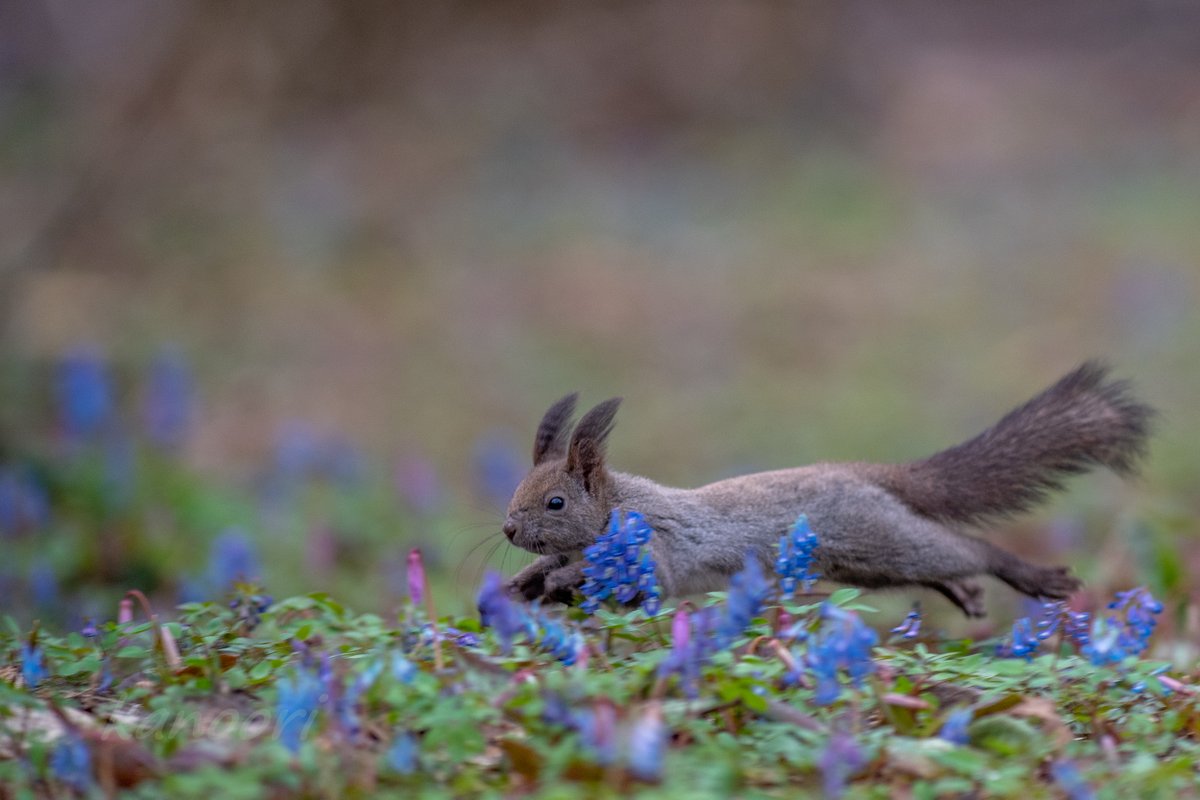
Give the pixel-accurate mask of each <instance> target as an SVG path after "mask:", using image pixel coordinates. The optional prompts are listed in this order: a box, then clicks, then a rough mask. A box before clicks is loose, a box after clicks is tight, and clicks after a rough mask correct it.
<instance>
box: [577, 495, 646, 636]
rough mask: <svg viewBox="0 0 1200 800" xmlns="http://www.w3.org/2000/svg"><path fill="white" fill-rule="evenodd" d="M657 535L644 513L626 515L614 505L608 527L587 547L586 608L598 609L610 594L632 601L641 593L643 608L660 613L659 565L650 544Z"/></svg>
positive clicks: (621, 600)
mask: <svg viewBox="0 0 1200 800" xmlns="http://www.w3.org/2000/svg"><path fill="white" fill-rule="evenodd" d="M653 535H654V531H653V529H652V528H651V527H650V526H649V525H648V524H647V523H646V518H645V517H643V516H642V515H641V514H639V513H637V512H636V511H630V512H628V513H627V514H625V516H624V517H622V516H621V512H620V509H616V508H614V509H613V511H612V515H611V516H610V517H609V525H608V531H607V532H605V533H603V534H601V535H600V536H599V537H598V538H597V539H596V542H595V544H592V545H590V546H588V547H586V548H584V551H583V555H584V557H585V558H586V559H587V562H588V563H587V566H586V567H584V568H583V575H584V578H585V580H584V582H583V586H582V587H581V591H582V592H583V594H584V597H585V598H586V599H585V600H584V601H583V605H582V608H583V610H584V611H586V612H588V613H589V614H591V613H594V612H595V611H596V610H597V609H598V608H599V607H600V603H601V602H603V601H604V600H607V599H608V598H610V597H612V598H615V599H616V600H617V602H619V603H630V602H632V601H633V600H635V599H636V598H637V597H638V596H639V595H640V596H641V597H642V609H643V610H644V611H645V612H646V613H647V614H648V615H650V616H653V615H654V614H657V613H658V609H659V606H660V603H661V601H660V594H659V588H658V581H657V578H656V574H655V573H656V570H657V565H656V564H655V562H654V558H653V556H651V554H650V548H649V544H650V539H651V537H652V536H653Z"/></svg>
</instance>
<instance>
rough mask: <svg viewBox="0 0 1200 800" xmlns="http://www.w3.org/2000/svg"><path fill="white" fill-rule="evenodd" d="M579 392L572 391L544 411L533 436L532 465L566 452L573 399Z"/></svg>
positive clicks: (561, 455) (573, 407) (573, 404)
mask: <svg viewBox="0 0 1200 800" xmlns="http://www.w3.org/2000/svg"><path fill="white" fill-rule="evenodd" d="M578 399H579V392H572V393H571V394H569V395H567V396H566V397H564V398H563V399H561V400H559V401H558V402H557V403H555V404H554V405H552V406H550V408H549V410H547V411H546V415H545V416H544V417H542V423H541V424H540V425H538V429H537V433H536V434H534V437H533V465H534V466H535V467H536V466H537V465H538V464H540V463H542V462H543V461H545V460H546V459H548V458H562V457H563V456H565V455H566V454H567V437H568V436H569V435H570V433H571V415H572V414H574V413H575V401H576V400H578Z"/></svg>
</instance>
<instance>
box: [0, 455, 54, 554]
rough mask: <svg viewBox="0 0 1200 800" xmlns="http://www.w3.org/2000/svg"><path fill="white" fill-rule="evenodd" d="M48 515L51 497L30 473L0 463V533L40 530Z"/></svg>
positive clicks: (0, 535) (6, 534)
mask: <svg viewBox="0 0 1200 800" xmlns="http://www.w3.org/2000/svg"><path fill="white" fill-rule="evenodd" d="M49 518H50V498H49V497H48V496H47V494H46V490H45V488H43V487H42V485H41V484H40V483H39V482H38V481H37V480H35V479H34V477H33V475H31V474H29V472H28V471H26V470H24V469H19V468H16V467H0V537H7V536H16V535H18V534H23V533H29V532H31V531H35V530H39V529H40V528H43V527H45V525H46V522H47V521H48V520H49Z"/></svg>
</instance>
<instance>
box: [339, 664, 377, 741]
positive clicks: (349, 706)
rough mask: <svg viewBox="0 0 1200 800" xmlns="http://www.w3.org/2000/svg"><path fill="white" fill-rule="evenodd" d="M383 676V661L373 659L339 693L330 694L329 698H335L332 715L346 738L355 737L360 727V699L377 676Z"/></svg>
mask: <svg viewBox="0 0 1200 800" xmlns="http://www.w3.org/2000/svg"><path fill="white" fill-rule="evenodd" d="M382 674H383V660H382V659H375V660H374V661H372V662H371V663H370V664H368V665H367V666H366V668H365V669H363V670H362V672H360V673H358V675H357V676H355V677H354V679H353V680H351V681H349V682H348V683H347V684H346V686H345V688H344V689H341V687H338V688H339V689H341V691H335V692H330V695H331V696H334V697H336V700H335V702H334V713H335V714H336V715H337V719H338V724H339V725H341V726H342V730H343V731H345V732H346V734H347V735H348V736H357V735H358V732H359V730H360V729H361V727H362V726H361V725H359V721H358V706H359V703H361V702H362V697H363V695H364V694H366V693H367V690H368V689H370V688H371V686H373V685H374V683H375V681H376V680H378V679H379V676H380V675H382Z"/></svg>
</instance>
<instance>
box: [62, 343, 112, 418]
mask: <svg viewBox="0 0 1200 800" xmlns="http://www.w3.org/2000/svg"><path fill="white" fill-rule="evenodd" d="M54 388H55V399H56V400H57V402H58V412H59V421H60V423H61V425H62V429H63V432H64V433H65V434H66V436H67V437H68V439H71V440H73V441H79V440H82V439H86V438H88V437H90V436H92V435H93V434H95V433H97V432H99V431H100V430H101V429H102V428H104V427H105V426H106V425H107V424H108V422H109V420H110V418H111V416H112V413H113V399H112V387H111V385H110V384H109V379H108V371H107V369H106V367H105V365H104V362H103V361H102V360H101V358H100V356H99V355H98V354H97V353H96V352H95V351H94V350H91V349H89V348H82V347H81V348H78V349H76V350H74V351H72V352H70V353H68V354H67V355H66V356H64V357H63V359H62V360H61V361H60V362H59V364H58V369H57V374H56V380H55V387H54Z"/></svg>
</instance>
